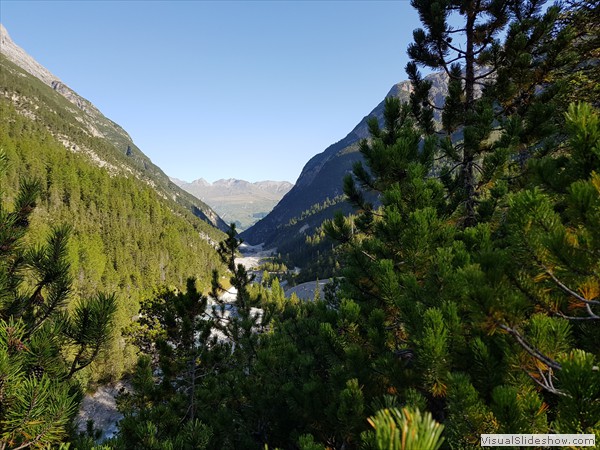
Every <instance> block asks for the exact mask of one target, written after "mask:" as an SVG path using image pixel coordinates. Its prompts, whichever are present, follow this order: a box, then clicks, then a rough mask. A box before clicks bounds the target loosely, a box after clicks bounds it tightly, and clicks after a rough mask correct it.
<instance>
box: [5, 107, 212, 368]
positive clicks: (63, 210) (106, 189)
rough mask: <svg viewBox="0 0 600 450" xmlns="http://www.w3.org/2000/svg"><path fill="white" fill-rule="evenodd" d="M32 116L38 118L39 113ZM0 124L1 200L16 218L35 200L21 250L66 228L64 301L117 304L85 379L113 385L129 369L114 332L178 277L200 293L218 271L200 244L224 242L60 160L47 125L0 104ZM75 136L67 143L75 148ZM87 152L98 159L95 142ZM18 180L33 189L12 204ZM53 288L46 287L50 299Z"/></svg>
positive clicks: (128, 183)
mask: <svg viewBox="0 0 600 450" xmlns="http://www.w3.org/2000/svg"><path fill="white" fill-rule="evenodd" d="M39 110H40V111H45V109H44V108H43V107H40V108H39ZM40 114H41V112H40ZM0 115H1V116H2V118H3V124H6V126H3V127H2V128H1V129H0V146H3V148H5V150H6V157H7V160H8V161H9V162H10V165H9V167H8V168H7V170H6V173H5V176H4V178H3V180H2V184H3V190H4V200H5V201H6V203H7V205H12V207H13V208H14V209H15V211H16V210H19V211H21V210H23V211H25V210H26V209H27V208H30V207H31V205H29V204H28V201H29V200H28V198H29V197H35V196H36V194H39V196H38V201H37V203H36V206H37V207H36V208H35V210H34V212H32V214H30V215H29V216H28V219H27V220H28V221H29V222H30V226H29V232H28V236H26V241H27V242H28V243H31V244H34V243H38V242H41V241H42V239H44V236H46V235H48V233H50V232H51V230H50V227H49V226H48V224H49V223H68V224H69V228H70V232H69V236H70V238H69V241H68V243H66V241H65V240H63V247H62V248H61V251H62V252H64V253H65V254H68V258H66V259H68V261H69V263H70V270H69V271H68V273H65V274H64V276H65V277H68V278H69V279H71V280H72V283H71V285H70V286H71V290H72V293H73V294H74V295H78V296H83V297H92V296H93V294H94V292H96V291H98V290H106V291H111V292H115V294H116V296H117V298H118V299H119V301H118V303H117V311H116V314H115V319H114V320H115V326H114V328H113V335H112V340H111V342H110V343H109V345H110V350H109V352H108V354H107V357H102V356H101V357H100V358H98V359H97V360H96V363H95V367H94V370H93V374H92V375H91V376H92V378H95V379H98V378H105V379H106V378H119V377H120V376H121V375H122V374H123V372H124V371H125V370H126V369H127V368H128V367H131V365H132V364H133V362H134V361H135V358H134V355H133V349H132V348H131V347H128V346H125V345H124V343H123V340H122V339H121V338H120V330H121V329H122V328H123V327H125V326H127V325H128V324H129V323H130V322H131V319H132V317H134V316H135V314H137V312H138V308H139V301H140V300H141V299H142V298H144V297H145V296H148V295H150V294H151V293H152V290H153V288H154V287H155V286H158V285H160V284H162V283H167V284H170V285H174V286H178V287H183V286H184V285H185V277H184V274H190V275H194V276H195V277H196V278H197V279H198V280H199V283H200V287H201V289H202V290H203V291H207V290H208V289H209V288H210V276H211V273H212V271H213V270H214V269H217V268H221V267H222V266H221V263H220V261H219V258H218V255H217V254H216V252H215V251H214V249H213V248H212V247H211V245H210V243H209V242H208V241H207V240H206V239H205V238H203V237H202V236H208V237H210V238H212V239H218V238H219V236H222V234H221V233H220V232H218V231H217V230H214V229H212V227H210V226H209V225H207V224H205V223H204V222H202V221H200V220H198V219H196V218H194V217H193V216H192V215H191V213H189V212H186V211H185V210H184V209H183V208H179V207H175V208H174V207H173V205H172V204H170V203H168V202H167V201H166V200H164V199H162V198H161V197H159V196H158V195H157V194H156V192H155V191H153V190H152V189H151V188H150V187H149V186H147V185H146V184H145V183H144V182H142V181H141V180H138V179H136V178H135V177H126V176H125V175H123V174H112V175H111V173H109V172H107V170H106V169H104V168H100V167H96V166H94V165H93V164H91V163H90V161H89V160H88V158H86V157H85V155H84V154H78V153H75V152H72V151H70V150H67V149H66V148H65V147H64V146H63V145H62V144H60V143H59V142H58V140H57V139H56V138H54V137H53V136H52V135H51V134H50V133H49V132H48V130H47V129H46V125H44V123H45V122H43V121H32V120H30V119H28V118H26V117H24V116H23V115H20V114H18V112H17V111H16V110H15V109H14V108H13V107H12V106H11V105H9V104H8V103H7V101H5V100H2V101H0ZM44 117H45V116H44ZM55 120H59V119H55ZM59 123H60V122H59ZM51 125H52V124H51ZM52 126H54V125H52ZM58 126H59V124H56V127H58ZM51 129H53V128H52V127H51ZM78 136H79V135H77V134H76V135H74V136H71V137H72V139H74V140H77V139H79V138H78ZM86 145H89V146H90V147H87V148H90V149H93V150H94V151H96V153H97V154H101V152H100V150H101V148H103V147H99V146H100V145H101V142H99V141H98V142H96V141H94V142H87V143H86ZM102 145H104V144H102ZM104 151H108V149H104ZM25 176H28V177H29V176H31V177H33V178H31V179H32V180H38V181H24V183H25V184H24V186H25V187H26V186H27V184H32V186H31V187H30V188H28V189H26V190H25V191H22V192H23V193H21V194H19V191H18V189H17V186H18V184H19V180H20V179H22V178H23V177H25ZM26 193H27V194H26ZM28 196H29V197H28ZM28 205H29V206H28ZM173 209H175V211H174V210H173ZM11 220H17V221H18V220H19V219H18V218H13V219H11ZM17 230H18V229H17ZM15 232H17V233H18V232H19V231H15ZM65 233H66V230H65V231H64V232H62V234H63V235H64V234H65ZM6 238H7V239H12V238H10V237H9V236H7V237H6ZM13 238H14V237H13ZM55 239H60V236H59V235H57V236H55ZM35 251H42V249H37V250H36V249H35V247H34V246H32V247H31V250H30V252H35ZM38 256H40V257H41V256H42V255H38ZM43 257H44V258H51V257H54V256H53V255H52V254H47V255H45V256H43ZM36 270H38V271H39V269H36ZM58 273H60V272H58ZM46 275H47V276H52V274H41V273H40V274H39V276H40V277H42V278H43V277H44V276H46ZM66 282H67V280H66V279H65V280H63V281H62V284H63V285H65V283H66ZM59 283H60V280H55V282H53V285H54V286H56V288H55V289H59V287H58V286H59ZM13 306H14V307H20V306H19V305H17V304H15V305H13ZM36 314H41V312H40V311H38V312H36Z"/></svg>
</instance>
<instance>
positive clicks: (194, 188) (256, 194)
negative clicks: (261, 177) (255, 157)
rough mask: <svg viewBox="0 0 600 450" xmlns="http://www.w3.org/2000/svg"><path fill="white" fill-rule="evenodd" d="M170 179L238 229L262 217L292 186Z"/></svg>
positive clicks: (231, 180)
mask: <svg viewBox="0 0 600 450" xmlns="http://www.w3.org/2000/svg"><path fill="white" fill-rule="evenodd" d="M171 181H172V182H173V183H175V184H176V185H177V186H179V187H181V188H183V189H184V190H185V191H187V192H189V193H190V194H192V195H194V196H195V197H196V198H199V199H200V200H202V201H203V202H205V203H206V204H208V205H210V207H211V208H213V209H214V210H215V211H216V212H217V213H218V214H219V216H221V218H222V219H223V220H224V221H225V222H227V223H231V222H235V223H236V225H237V226H238V229H239V230H245V229H246V228H248V227H250V226H251V225H253V224H254V223H256V222H257V221H258V220H259V219H261V218H263V217H265V216H266V215H267V214H268V213H269V212H270V211H271V210H272V209H273V207H274V206H275V205H276V204H277V202H279V200H281V198H282V197H283V196H284V195H285V194H286V193H287V192H289V190H290V189H291V188H292V186H293V185H292V183H290V182H288V181H257V182H254V183H251V182H249V181H244V180H236V179H227V180H217V181H215V182H214V183H209V182H208V181H206V180H204V179H202V178H200V179H198V180H195V181H192V182H191V183H188V182H186V181H182V180H178V179H177V178H171Z"/></svg>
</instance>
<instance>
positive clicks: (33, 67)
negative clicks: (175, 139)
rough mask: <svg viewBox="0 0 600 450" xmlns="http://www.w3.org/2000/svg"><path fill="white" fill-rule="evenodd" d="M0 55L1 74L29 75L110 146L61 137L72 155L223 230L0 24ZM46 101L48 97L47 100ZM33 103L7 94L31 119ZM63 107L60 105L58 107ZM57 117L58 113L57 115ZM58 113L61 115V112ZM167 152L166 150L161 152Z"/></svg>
mask: <svg viewBox="0 0 600 450" xmlns="http://www.w3.org/2000/svg"><path fill="white" fill-rule="evenodd" d="M0 52H1V53H2V55H3V56H4V57H5V58H6V60H8V62H4V61H3V65H2V70H3V71H5V72H6V75H7V76H9V75H11V74H14V75H16V76H24V74H23V73H17V72H15V71H14V70H12V68H11V67H10V63H13V64H15V65H16V66H18V67H19V68H20V69H22V70H24V71H25V72H27V73H29V74H30V75H32V76H33V77H35V78H37V79H38V80H40V81H41V82H42V83H44V84H45V85H47V86H48V87H50V88H51V89H53V90H54V91H55V92H57V93H59V94H60V95H61V96H62V97H64V98H65V99H67V100H68V101H69V102H70V104H67V105H68V106H66V107H65V108H64V109H65V111H64V114H63V115H64V116H73V117H74V119H75V120H76V121H77V123H78V125H79V127H80V129H81V130H82V132H83V133H85V134H86V135H87V136H90V137H93V138H100V139H103V140H105V141H106V142H108V143H110V145H111V146H112V149H111V151H108V152H106V153H103V154H102V155H100V154H99V152H97V151H93V150H92V149H91V148H85V149H84V148H83V147H82V146H80V145H77V143H76V142H73V141H72V139H70V136H66V135H65V136H62V137H61V139H62V140H63V141H64V142H63V143H64V144H65V146H67V147H70V148H71V149H72V150H73V151H78V152H83V153H86V154H87V155H88V157H89V158H90V160H91V161H93V162H94V163H95V164H96V165H99V166H101V167H105V168H106V169H107V170H109V171H112V172H113V173H116V172H121V173H128V174H129V175H130V176H135V177H136V178H138V179H139V180H141V181H143V182H145V183H146V184H148V185H150V186H152V187H153V188H154V189H155V190H156V192H157V193H158V194H159V195H160V196H162V197H163V198H168V199H170V200H169V201H175V202H176V203H178V204H180V205H182V206H184V207H185V208H187V209H189V210H190V211H192V212H193V213H194V215H196V216H197V217H200V218H201V219H203V220H205V221H207V222H209V223H210V224H211V225H213V226H216V227H218V228H220V229H226V224H225V222H223V221H222V220H221V218H220V217H219V216H218V215H217V214H216V213H215V212H214V211H213V210H212V209H211V208H209V207H208V206H207V205H206V204H204V203H202V202H200V201H198V199H196V198H194V197H193V196H191V195H189V194H188V193H187V192H185V191H183V190H182V189H180V188H179V187H178V186H176V185H175V184H173V183H172V182H170V180H169V178H168V177H167V175H166V174H165V173H164V172H163V171H162V170H161V169H160V168H159V167H157V166H156V165H154V164H153V163H152V161H151V160H150V158H148V157H147V156H146V155H145V154H144V153H142V151H141V150H140V149H139V148H138V147H137V146H136V145H135V144H134V143H133V141H132V139H131V137H130V136H129V134H127V132H126V131H125V130H124V129H123V128H122V127H121V126H119V125H118V124H116V123H115V122H113V121H112V120H110V119H108V118H107V117H105V116H104V115H103V114H102V113H101V112H100V111H99V110H98V109H97V108H96V107H95V106H94V105H93V104H92V103H91V102H90V101H88V100H86V99H85V98H83V97H81V96H80V95H79V94H77V93H76V92H75V91H73V90H72V89H71V88H69V87H68V86H67V85H66V84H65V83H63V82H62V81H61V80H60V79H58V77H56V76H55V75H53V74H52V73H51V72H50V71H48V70H47V69H46V68H45V67H43V66H42V65H41V64H39V63H38V62H37V61H36V60H35V59H34V58H32V57H31V56H30V55H29V54H27V52H25V51H24V50H23V49H22V48H21V47H19V46H18V45H16V44H15V43H14V42H13V41H12V39H11V38H10V36H9V35H8V32H7V30H6V28H4V26H3V25H2V24H0ZM2 87H3V88H4V89H5V91H4V95H5V96H6V95H8V93H9V92H10V86H2ZM49 98H50V97H49ZM35 100H36V99H31V98H24V96H20V95H19V93H16V92H15V93H12V94H11V101H12V102H13V103H15V104H16V105H17V106H18V108H19V109H21V110H22V112H23V113H24V114H28V115H30V116H32V117H35V115H36V112H35V111H36V107H38V108H39V105H36V104H35ZM62 106H63V105H61V107H62ZM57 113H58V112H57ZM61 113H62V111H61ZM165 150H167V149H165Z"/></svg>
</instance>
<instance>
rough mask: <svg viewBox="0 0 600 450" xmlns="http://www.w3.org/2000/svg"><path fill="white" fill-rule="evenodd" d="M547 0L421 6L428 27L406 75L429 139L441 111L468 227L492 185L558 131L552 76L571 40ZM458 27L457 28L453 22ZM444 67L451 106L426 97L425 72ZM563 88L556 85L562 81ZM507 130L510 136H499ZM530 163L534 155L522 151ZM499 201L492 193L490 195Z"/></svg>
mask: <svg viewBox="0 0 600 450" xmlns="http://www.w3.org/2000/svg"><path fill="white" fill-rule="evenodd" d="M544 3H545V2H544V1H537V0H533V1H513V0H485V1H477V2H472V1H463V0H453V1H428V0H427V1H426V0H413V1H412V5H413V6H414V7H415V8H416V9H417V12H418V13H419V17H420V19H421V22H422V25H423V28H419V29H416V30H415V31H414V32H413V36H414V43H412V44H411V45H410V46H409V47H408V55H409V56H410V58H411V59H412V61H411V62H410V63H408V64H407V67H406V71H407V73H408V75H409V78H410V80H411V81H412V84H413V88H414V90H413V93H412V94H411V103H412V110H413V113H414V114H415V116H416V117H417V119H418V121H419V124H420V126H421V128H422V129H423V130H424V132H425V133H427V134H431V133H432V132H433V129H434V125H433V123H432V121H433V117H434V111H433V110H434V109H441V111H439V112H441V124H442V131H441V133H440V134H441V135H442V136H443V139H442V140H441V141H440V150H441V153H442V154H443V155H444V157H445V161H446V163H445V165H444V166H443V167H442V173H441V176H442V180H444V182H445V184H446V187H447V189H449V191H450V194H451V195H452V198H453V201H452V202H451V203H450V206H451V207H452V208H457V207H459V206H460V207H461V209H460V210H459V211H460V215H461V218H462V221H463V225H464V226H473V225H475V224H476V223H477V222H478V221H479V220H481V217H480V216H481V215H483V216H484V217H486V216H487V215H489V211H487V210H486V209H485V208H484V209H483V210H482V211H478V206H479V204H480V203H481V202H484V203H485V206H486V207H487V208H489V206H490V202H489V201H486V200H487V199H488V197H489V196H490V191H491V189H490V187H491V186H493V185H494V182H495V181H496V180H497V179H498V176H499V175H503V174H504V173H503V172H504V171H505V170H506V166H507V164H508V163H509V162H510V161H511V160H510V157H511V156H512V155H514V154H517V153H519V152H523V149H524V148H523V144H527V145H528V148H529V149H531V148H532V147H533V146H532V142H533V141H537V142H541V141H542V140H543V139H544V138H545V137H547V136H548V135H549V134H551V133H552V132H553V131H554V129H553V128H552V126H551V125H552V123H553V122H552V120H551V117H552V112H553V109H554V108H556V105H555V104H551V102H550V100H551V99H552V98H553V97H554V95H555V94H556V90H555V89H554V87H553V85H551V84H550V83H551V81H552V80H551V77H550V73H551V72H552V71H553V70H556V66H557V65H558V64H561V61H560V55H561V52H562V51H563V50H565V49H566V48H568V45H569V43H570V42H571V40H570V39H571V38H572V36H571V34H570V32H569V30H568V29H567V28H566V27H562V28H561V27H560V26H559V23H558V19H559V17H560V8H559V7H558V6H551V7H549V8H548V9H547V10H546V11H545V12H542V7H543V4H544ZM454 21H459V22H460V25H458V27H455V26H453V25H450V23H451V22H453V23H454ZM419 65H420V66H424V67H428V68H432V69H441V70H443V73H444V74H445V75H446V77H447V79H448V82H447V88H448V95H447V97H446V100H445V104H444V106H443V107H441V108H438V107H436V106H434V105H432V104H431V102H430V101H429V100H428V91H429V89H430V87H431V83H430V82H428V81H426V80H424V79H422V77H421V75H420V73H419V71H418V70H417V67H418V66H419ZM554 86H558V85H554ZM501 133H505V136H506V139H504V140H497V139H495V138H494V136H496V135H498V134H501ZM521 156H522V157H523V158H526V157H527V156H528V155H527V154H523V153H521ZM492 195H493V194H492Z"/></svg>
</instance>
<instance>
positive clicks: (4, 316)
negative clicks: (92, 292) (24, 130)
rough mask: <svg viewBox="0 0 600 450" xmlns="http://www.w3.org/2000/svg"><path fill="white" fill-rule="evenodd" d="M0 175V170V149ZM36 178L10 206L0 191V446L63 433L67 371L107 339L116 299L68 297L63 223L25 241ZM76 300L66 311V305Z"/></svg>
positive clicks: (68, 420) (72, 409)
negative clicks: (40, 239)
mask: <svg viewBox="0 0 600 450" xmlns="http://www.w3.org/2000/svg"><path fill="white" fill-rule="evenodd" d="M0 166H1V167H0V176H1V178H0V180H1V184H0V186H2V188H4V180H5V178H4V175H5V173H6V170H7V159H6V156H5V153H4V152H3V151H0ZM39 190H40V184H39V183H37V182H23V183H22V184H21V186H20V190H19V193H18V194H17V199H16V202H15V209H14V210H13V211H10V210H9V209H8V208H7V207H6V206H5V203H4V201H2V197H3V194H4V192H0V252H1V254H2V258H1V259H0V299H1V300H2V301H1V302H0V444H1V445H2V448H4V447H5V446H7V445H8V446H10V448H15V449H18V448H26V447H31V448H46V447H47V446H49V445H58V444H60V442H61V441H64V440H65V438H66V437H67V435H68V432H69V430H70V427H71V425H72V421H73V418H74V415H75V413H76V410H77V407H78V405H79V401H80V398H81V394H82V390H81V386H80V384H79V383H78V382H77V381H76V380H75V379H74V377H73V376H74V375H75V374H76V373H78V372H79V371H80V370H82V369H84V368H85V367H87V366H88V365H90V364H91V363H92V362H93V361H94V360H95V359H97V357H98V356H99V355H100V352H101V351H102V350H104V349H105V348H106V344H107V343H108V342H109V341H110V336H111V332H112V329H111V328H112V324H113V317H114V312H115V309H116V302H115V298H114V296H106V295H104V294H97V295H96V296H93V297H89V298H79V299H77V300H76V301H72V300H73V297H72V295H71V294H72V292H71V284H72V278H71V276H70V264H69V261H68V259H67V245H68V237H69V228H67V227H64V226H63V227H60V226H57V227H55V228H53V229H52V230H51V231H50V234H49V236H48V239H47V241H46V243H45V244H43V245H39V244H38V245H31V244H29V245H28V244H27V243H26V238H27V237H28V236H27V233H28V231H29V224H30V217H31V216H32V214H33V211H34V208H35V206H36V201H37V195H38V193H39ZM70 303H71V304H75V306H74V307H73V309H72V310H71V311H69V308H68V307H69V306H70V305H69V304H70Z"/></svg>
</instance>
